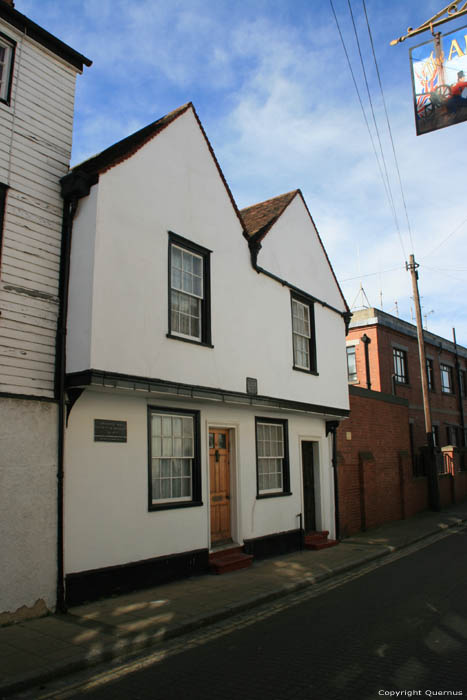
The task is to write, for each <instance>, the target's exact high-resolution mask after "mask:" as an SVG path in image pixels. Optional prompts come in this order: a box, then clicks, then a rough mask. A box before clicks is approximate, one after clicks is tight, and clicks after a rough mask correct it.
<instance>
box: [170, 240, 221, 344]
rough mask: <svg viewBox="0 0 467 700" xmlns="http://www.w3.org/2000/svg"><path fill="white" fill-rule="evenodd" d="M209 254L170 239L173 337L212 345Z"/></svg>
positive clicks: (186, 242)
mask: <svg viewBox="0 0 467 700" xmlns="http://www.w3.org/2000/svg"><path fill="white" fill-rule="evenodd" d="M209 253H210V251H208V250H206V249H205V248H202V247H201V246H197V245H196V244H194V243H191V242H190V241H187V240H186V239H183V238H181V237H180V236H176V235H175V234H170V237H169V333H168V335H169V337H172V338H180V339H182V340H188V341H189V342H194V343H199V344H202V345H210V342H211V327H210V326H211V324H210V286H209Z"/></svg>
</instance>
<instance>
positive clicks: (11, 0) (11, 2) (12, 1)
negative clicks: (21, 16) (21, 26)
mask: <svg viewBox="0 0 467 700" xmlns="http://www.w3.org/2000/svg"><path fill="white" fill-rule="evenodd" d="M3 2H5V3H6V4H7V5H10V7H14V6H15V3H14V0H3Z"/></svg>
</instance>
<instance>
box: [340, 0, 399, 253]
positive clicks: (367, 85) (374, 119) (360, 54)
mask: <svg viewBox="0 0 467 700" xmlns="http://www.w3.org/2000/svg"><path fill="white" fill-rule="evenodd" d="M347 3H348V6H349V11H350V17H351V19H352V26H353V30H354V34H355V40H356V42H357V48H358V55H359V57H360V64H361V67H362V72H363V77H364V80H365V86H366V90H367V94H368V101H369V103H370V110H371V114H372V117H373V124H374V127H375V131H376V135H377V138H378V143H379V148H380V151H381V160H382V163H383V168H384V173H385V175H386V181H387V190H388V193H389V200H390V207H391V209H392V212H393V216H394V223H395V225H396V230H397V233H398V236H399V242H400V244H401V248H402V253H403V255H404V259H405V260H406V259H407V255H406V253H405V248H404V242H403V240H402V234H401V230H400V226H399V220H398V218H397V212H396V206H395V203H394V197H393V194H392V188H391V182H390V179H389V173H388V169H387V165H386V159H385V157H384V151H383V144H382V143H381V137H380V133H379V128H378V123H377V121H376V115H375V110H374V107H373V100H372V99H371V92H370V86H369V84H368V78H367V73H366V69H365V62H364V60H363V55H362V50H361V46H360V40H359V38H358V32H357V27H356V25H355V19H354V14H353V11H352V5H351V3H350V0H347Z"/></svg>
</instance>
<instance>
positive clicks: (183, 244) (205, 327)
mask: <svg viewBox="0 0 467 700" xmlns="http://www.w3.org/2000/svg"><path fill="white" fill-rule="evenodd" d="M168 233H169V248H168V256H167V258H168V270H167V272H168V274H167V289H168V292H167V294H168V304H167V307H168V329H169V330H168V332H167V338H172V339H173V340H181V341H182V342H185V343H193V344H195V345H202V346H204V347H208V348H213V347H214V346H213V345H212V335H211V253H212V250H209V249H208V248H204V247H203V246H201V245H198V244H197V243H194V242H193V241H190V240H188V238H184V237H183V236H180V235H178V234H177V233H174V232H173V231H169V232H168ZM173 246H177V247H178V248H182V249H184V250H187V251H188V252H189V253H194V254H195V255H198V256H199V257H201V258H202V260H203V298H202V299H201V339H197V338H194V337H190V336H184V335H178V334H177V333H176V332H175V331H173V330H172V247H173Z"/></svg>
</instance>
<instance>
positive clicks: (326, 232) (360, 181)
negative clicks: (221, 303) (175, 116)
mask: <svg viewBox="0 0 467 700" xmlns="http://www.w3.org/2000/svg"><path fill="white" fill-rule="evenodd" d="M333 2H334V7H335V9H336V13H337V16H338V20H339V23H340V25H341V29H342V32H343V35H344V40H345V43H346V46H347V49H348V52H349V55H350V59H351V63H352V66H353V70H354V72H355V76H356V80H357V84H358V88H359V91H360V94H361V95H362V99H363V103H364V107H365V110H366V115H367V119H368V122H369V124H370V129H371V130H372V135H373V141H374V143H375V144H376V148H377V149H378V135H377V134H376V133H375V130H374V126H373V121H372V116H371V112H370V110H369V105H368V97H367V93H366V87H365V83H364V79H363V74H362V70H361V66H360V59H359V55H358V51H357V47H356V41H355V34H354V32H353V26H352V22H351V18H350V14H349V6H348V2H347V0H333ZM444 4H445V3H443V1H442V0H423V2H421V1H420V0H391V2H388V1H387V0H366V8H367V13H368V18H369V24H370V28H371V32H372V36H373V41H374V45H375V50H376V57H377V61H378V67H379V71H380V75H381V80H382V84H383V88H384V96H385V101H386V105H387V111H388V114H389V119H390V124H391V129H392V136H393V142H394V145H395V149H396V153H397V157H398V167H399V171H400V175H401V179H402V183H403V191H404V196H405V203H406V207H407V214H408V219H409V222H410V233H409V231H408V224H407V220H406V213H405V207H404V204H403V201H402V197H401V194H400V187H399V181H398V175H397V171H396V168H395V165H394V158H393V154H392V145H391V140H390V137H389V134H388V129H387V125H386V118H385V114H384V109H383V105H382V100H381V96H380V92H379V86H378V80H377V75H376V71H375V67H374V62H373V57H372V53H371V47H370V42H369V38H368V30H367V25H366V20H365V15H364V12H363V6H362V2H361V0H351V5H352V10H353V13H354V17H355V23H356V27H357V33H358V36H359V40H360V42H361V51H362V55H363V59H364V64H365V69H366V71H367V76H368V83H369V87H370V94H371V98H372V102H373V106H374V110H375V115H376V120H377V124H378V129H379V134H380V135H379V138H380V140H381V143H382V146H383V152H384V155H385V161H386V165H387V169H388V173H389V180H390V184H391V191H392V195H393V200H394V209H395V212H396V218H397V222H398V223H397V224H396V220H395V217H394V214H393V211H392V208H391V206H390V204H389V201H388V195H387V192H386V189H385V187H384V185H383V181H382V177H381V173H380V169H379V166H378V163H377V160H376V157H375V154H374V151H373V147H372V143H371V140H370V137H369V134H368V130H367V127H366V125H365V121H364V119H363V116H362V111H361V107H360V104H359V101H358V98H357V93H356V91H355V87H354V85H353V82H352V78H351V74H350V72H349V68H348V65H347V61H346V58H345V54H344V51H343V48H342V44H341V40H340V37H339V34H338V31H337V28H336V23H335V19H334V16H333V14H332V10H331V6H330V3H329V0H293V1H292V0H242V1H240V0H171V1H170V2H168V0H66V2H63V0H16V2H15V7H16V9H17V10H19V11H20V12H23V13H24V14H26V15H27V16H28V17H30V18H31V19H33V20H35V21H36V22H38V24H40V25H41V26H43V27H44V28H46V29H48V30H49V31H50V32H52V33H53V34H55V35H56V36H58V37H59V38H61V39H62V40H63V41H65V42H66V43H68V44H70V45H71V46H72V47H73V48H75V49H76V50H78V51H80V52H81V53H84V54H85V55H86V56H88V57H89V58H91V59H92V60H93V65H92V67H91V68H88V69H85V71H84V74H83V75H82V76H78V80H77V92H76V112H75V130H74V143H73V163H77V162H79V161H80V160H83V159H84V158H86V157H88V156H90V155H92V154H93V153H96V152H98V151H100V150H102V149H103V148H106V147H107V146H109V145H110V144H112V143H114V142H115V141H117V140H119V139H120V138H123V137H124V136H126V135H128V134H130V133H132V132H133V131H135V130H136V129H138V128H140V127H142V126H144V125H145V124H147V123H149V122H151V121H153V120H154V119H157V118H158V117H160V116H162V115H164V114H166V113H167V112H169V111H171V110H172V109H174V108H175V107H177V106H179V105H181V104H183V103H185V102H188V101H190V100H191V101H192V102H193V103H194V105H195V107H196V109H197V111H198V114H199V116H200V118H201V121H202V122H203V125H204V127H205V129H206V131H207V134H208V136H209V138H210V140H211V143H212V145H213V147H214V150H215V152H216V155H217V157H218V159H219V162H220V165H221V167H222V169H223V171H224V174H225V176H226V178H227V181H228V183H229V185H230V187H231V189H232V192H233V195H234V197H235V199H236V201H237V203H238V205H239V206H240V207H244V206H248V205H250V204H253V203H255V202H258V201H261V200H263V199H267V198H269V197H273V196H275V195H278V194H282V193H283V192H287V191H289V190H291V189H295V188H297V187H299V188H301V190H302V192H303V194H304V196H305V199H306V201H307V203H308V206H309V208H310V211H311V213H312V215H313V218H314V220H315V223H316V225H317V227H318V230H319V232H320V235H321V237H322V239H323V242H324V245H325V247H326V249H327V252H328V255H329V257H330V259H331V262H332V264H333V267H334V270H335V272H336V275H337V277H338V279H339V282H340V283H341V287H342V289H343V292H344V294H345V296H346V298H347V301H348V303H349V305H352V304H353V303H354V302H356V305H357V306H358V303H359V301H360V298H359V296H358V292H359V288H360V283H361V284H362V285H363V289H364V291H365V293H366V295H367V297H368V299H369V302H370V303H371V305H373V306H377V307H379V308H383V309H384V310H385V311H387V312H389V313H396V302H397V307H398V312H399V315H400V317H401V318H404V319H406V320H409V321H410V320H411V318H412V313H413V311H412V309H413V301H412V299H411V294H412V287H411V281H410V275H409V274H408V273H407V272H406V270H405V261H406V260H407V259H408V256H409V254H410V253H414V254H415V256H416V259H417V260H418V261H419V262H420V265H421V267H420V271H419V272H420V280H419V284H420V293H421V295H422V307H423V309H422V313H423V314H424V315H425V314H426V320H427V324H428V329H429V330H431V331H433V332H435V333H438V334H440V335H442V336H444V337H446V338H448V339H452V328H453V327H455V328H456V332H457V340H458V342H459V343H460V344H463V345H465V346H467V308H466V303H465V299H466V297H467V274H466V272H467V236H466V234H467V207H466V187H465V172H466V166H465V160H466V159H465V151H466V135H467V131H466V130H467V123H463V124H457V125H455V126H452V127H450V128H447V129H443V130H440V131H437V132H433V133H430V134H425V135H423V136H418V137H417V136H416V135H415V126H414V117H413V108H412V84H411V77H410V68H409V55H408V54H409V48H410V47H411V46H415V45H417V44H420V43H422V42H423V41H426V40H428V39H429V38H430V34H429V32H428V33H425V34H423V35H420V36H419V37H416V38H415V39H411V40H407V41H405V42H404V43H402V44H399V45H397V46H395V47H390V46H389V42H390V40H391V39H394V38H397V37H399V36H400V35H401V34H404V33H406V30H407V27H409V26H412V27H416V26H419V25H420V24H421V23H422V22H424V21H425V20H426V19H428V18H429V17H430V16H432V15H434V14H435V13H436V12H437V11H439V9H440V7H442V6H443V5H444ZM65 8H66V9H65ZM464 24H465V25H467V16H466V17H465V18H464V21H462V20H456V21H453V22H450V23H447V24H445V25H444V28H443V31H445V32H448V31H452V30H453V29H455V28H457V27H460V26H463V25H464ZM381 295H382V296H381Z"/></svg>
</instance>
